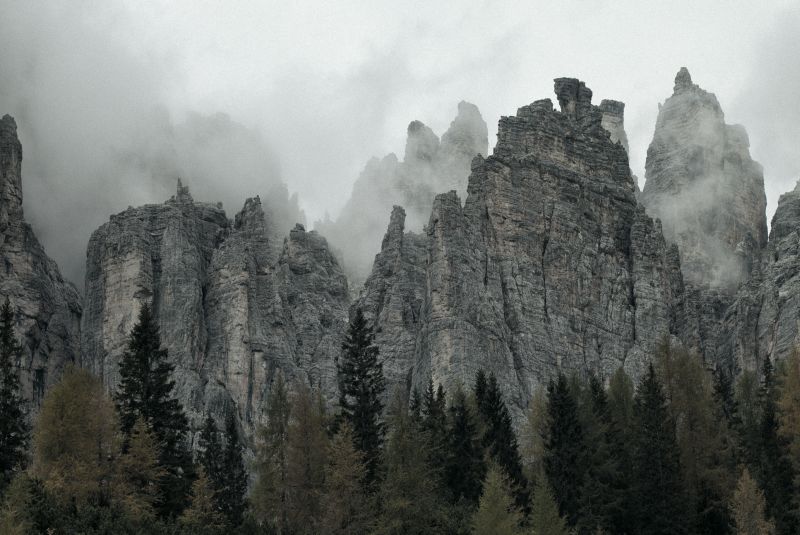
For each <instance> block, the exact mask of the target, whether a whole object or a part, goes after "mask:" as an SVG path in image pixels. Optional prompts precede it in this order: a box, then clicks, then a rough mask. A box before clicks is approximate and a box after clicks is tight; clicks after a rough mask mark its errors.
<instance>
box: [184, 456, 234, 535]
mask: <svg viewBox="0 0 800 535" xmlns="http://www.w3.org/2000/svg"><path fill="white" fill-rule="evenodd" d="M179 521H180V525H181V526H182V527H183V529H184V532H185V533H187V535H188V534H192V535H222V534H223V533H225V519H224V517H223V516H222V513H220V512H219V509H218V508H217V505H216V503H215V500H214V489H213V487H212V485H211V481H210V480H209V478H208V475H206V471H205V469H204V468H203V467H200V469H199V470H198V474H197V479H195V481H194V483H192V493H191V502H190V504H189V506H188V507H187V508H186V509H185V510H184V511H183V514H181V516H180V519H179Z"/></svg>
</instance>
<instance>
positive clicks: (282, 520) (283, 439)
mask: <svg viewBox="0 0 800 535" xmlns="http://www.w3.org/2000/svg"><path fill="white" fill-rule="evenodd" d="M290 413H291V411H290V405H289V393H288V391H287V389H286V383H285V382H284V380H283V374H281V373H280V372H278V373H277V374H276V377H275V379H274V381H273V383H272V388H271V390H270V393H269V396H268V397H267V423H266V425H265V426H263V427H261V428H260V429H259V442H258V446H257V450H256V462H255V470H256V476H257V477H256V483H255V486H254V487H253V492H252V495H251V496H250V503H251V506H252V509H253V512H254V514H255V517H256V519H257V520H258V521H259V522H260V523H261V524H262V525H263V526H266V527H269V528H271V529H274V530H276V531H277V532H278V533H286V532H287V529H288V519H287V514H286V502H287V488H288V487H287V449H288V434H289V416H290Z"/></svg>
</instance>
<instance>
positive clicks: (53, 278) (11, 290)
mask: <svg viewBox="0 0 800 535" xmlns="http://www.w3.org/2000/svg"><path fill="white" fill-rule="evenodd" d="M0 266H2V267H1V268H0V269H2V277H0V297H1V298H3V299H6V298H7V299H9V301H10V303H11V305H12V308H13V310H14V316H15V321H16V332H17V335H18V337H19V339H20V342H21V344H22V350H23V352H22V355H21V360H20V363H19V369H20V379H21V385H22V395H23V396H24V397H25V399H28V400H31V403H32V405H33V407H34V408H36V407H38V405H39V403H40V402H41V400H42V397H43V396H44V392H45V390H46V389H47V388H48V387H49V386H51V385H53V384H55V383H56V382H58V380H59V378H60V376H61V373H62V371H63V369H64V366H65V365H67V364H68V363H70V362H74V361H76V360H77V359H78V355H79V353H80V318H81V297H80V295H79V293H78V290H77V289H76V288H75V286H74V285H73V284H72V283H70V282H68V281H66V280H64V278H63V277H62V276H61V272H60V271H59V269H58V266H57V265H56V263H55V262H54V261H53V260H52V259H50V257H49V256H47V254H46V253H45V251H44V249H43V248H42V246H41V244H40V243H39V240H38V239H37V238H36V234H34V232H33V229H32V228H31V226H30V225H29V224H28V223H26V222H25V216H24V213H23V208H22V144H21V143H20V142H19V138H18V137H17V124H16V122H15V121H14V119H13V118H12V117H10V116H8V115H6V116H4V117H3V118H2V119H0Z"/></svg>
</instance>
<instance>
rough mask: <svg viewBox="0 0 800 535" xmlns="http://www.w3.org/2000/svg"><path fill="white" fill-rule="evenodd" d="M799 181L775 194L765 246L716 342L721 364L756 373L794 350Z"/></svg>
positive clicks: (799, 328) (797, 336)
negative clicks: (775, 204)
mask: <svg viewBox="0 0 800 535" xmlns="http://www.w3.org/2000/svg"><path fill="white" fill-rule="evenodd" d="M798 317H800V183H798V186H797V187H795V189H794V190H793V191H790V192H787V193H784V194H783V195H781V197H780V199H779V201H778V208H777V210H776V211H775V215H774V216H773V218H772V225H771V231H770V236H769V245H768V246H767V248H766V249H765V250H764V251H763V253H762V255H761V257H760V261H759V262H758V263H757V264H756V268H755V269H754V274H753V277H752V278H751V279H750V280H749V281H747V283H746V284H744V285H743V286H742V287H741V288H740V290H739V292H738V293H737V294H736V299H735V301H734V302H733V305H732V306H731V307H730V308H729V309H728V310H727V313H726V315H725V318H724V321H723V323H722V329H721V330H720V331H719V333H718V337H717V338H716V341H717V344H718V347H719V355H720V361H721V364H722V365H724V366H727V367H728V368H729V369H731V370H732V371H734V372H738V371H741V370H760V368H761V365H762V364H763V362H764V360H765V359H766V358H767V357H769V358H770V359H773V360H780V359H784V358H786V357H788V356H789V355H790V354H791V352H792V351H794V350H795V348H797V347H800V325H798V321H797V318H798Z"/></svg>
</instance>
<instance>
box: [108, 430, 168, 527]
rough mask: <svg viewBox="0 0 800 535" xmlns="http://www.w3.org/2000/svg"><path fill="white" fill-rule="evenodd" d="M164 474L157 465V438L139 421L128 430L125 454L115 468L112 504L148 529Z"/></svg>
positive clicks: (162, 469)
mask: <svg viewBox="0 0 800 535" xmlns="http://www.w3.org/2000/svg"><path fill="white" fill-rule="evenodd" d="M165 474H166V471H165V470H164V468H162V467H161V466H160V465H159V464H158V445H157V440H156V437H155V436H154V435H153V433H152V432H151V431H150V430H149V429H148V428H147V424H146V423H145V422H144V419H142V418H138V419H137V420H136V423H135V424H134V425H133V429H131V435H130V442H129V443H128V450H127V451H126V452H125V453H124V454H123V455H121V456H120V457H119V458H118V459H117V461H116V463H115V465H114V488H113V492H112V494H113V498H114V501H115V502H117V503H119V504H120V506H121V507H122V510H123V511H124V512H125V513H126V514H127V516H128V517H129V518H130V519H132V520H135V521H137V522H139V523H140V524H144V525H148V524H151V523H152V522H153V520H154V519H155V516H156V506H157V504H158V498H159V496H158V495H159V488H160V483H161V478H162V477H164V476H165Z"/></svg>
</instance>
